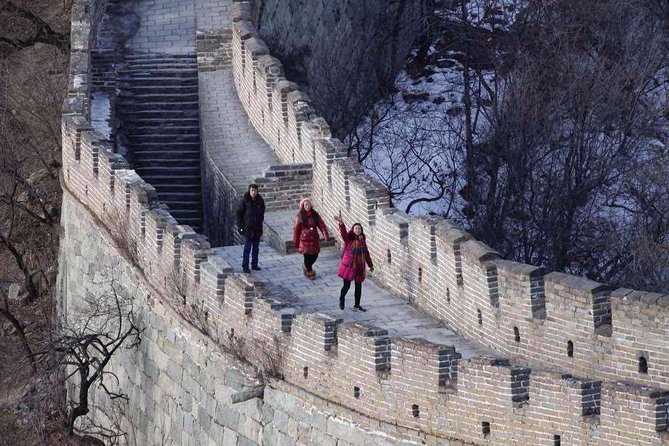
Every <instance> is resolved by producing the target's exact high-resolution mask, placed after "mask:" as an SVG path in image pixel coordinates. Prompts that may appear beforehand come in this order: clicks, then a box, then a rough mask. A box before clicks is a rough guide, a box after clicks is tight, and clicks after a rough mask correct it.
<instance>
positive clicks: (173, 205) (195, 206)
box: [160, 194, 202, 214]
mask: <svg viewBox="0 0 669 446" xmlns="http://www.w3.org/2000/svg"><path fill="white" fill-rule="evenodd" d="M201 200H202V198H201V197H200V196H199V194H192V196H191V200H185V201H184V200H177V199H174V198H173V197H172V195H171V194H170V195H165V196H164V197H163V198H161V199H160V201H161V202H162V203H165V204H166V205H167V206H168V207H169V208H170V209H179V210H187V211H197V212H199V214H202V203H200V201H201Z"/></svg>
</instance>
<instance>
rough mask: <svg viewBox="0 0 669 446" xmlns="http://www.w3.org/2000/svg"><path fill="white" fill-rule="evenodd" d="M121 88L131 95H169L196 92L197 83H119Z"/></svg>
mask: <svg viewBox="0 0 669 446" xmlns="http://www.w3.org/2000/svg"><path fill="white" fill-rule="evenodd" d="M119 88H120V89H121V90H122V91H123V92H124V93H125V92H128V93H129V94H131V95H141V94H154V95H155V94H158V95H161V96H169V95H171V94H175V93H178V94H196V93H197V85H169V86H166V85H136V84H132V83H130V84H129V83H127V82H126V83H124V84H121V85H119Z"/></svg>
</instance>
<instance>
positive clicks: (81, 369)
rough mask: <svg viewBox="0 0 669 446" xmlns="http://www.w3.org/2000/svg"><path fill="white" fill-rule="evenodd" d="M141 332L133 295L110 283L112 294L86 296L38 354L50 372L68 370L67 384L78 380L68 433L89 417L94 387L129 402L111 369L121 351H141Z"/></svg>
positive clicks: (114, 283) (69, 415)
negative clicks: (110, 364) (85, 416)
mask: <svg viewBox="0 0 669 446" xmlns="http://www.w3.org/2000/svg"><path fill="white" fill-rule="evenodd" d="M142 331H143V328H142V327H141V325H140V323H139V321H138V319H137V315H136V314H135V307H134V304H133V297H132V295H131V294H130V293H129V292H128V291H127V290H126V289H124V288H123V287H121V286H120V284H119V283H118V282H117V281H116V280H114V279H112V280H111V282H110V283H109V290H108V292H106V293H105V294H103V295H95V296H93V295H88V296H86V297H85V298H84V299H83V302H82V303H81V305H80V306H78V308H76V309H73V312H72V314H70V315H68V316H67V318H66V319H65V320H64V321H63V324H62V328H61V330H60V334H59V335H58V336H56V337H55V338H54V339H53V340H52V341H51V342H50V343H49V344H48V346H47V349H46V350H44V351H42V352H39V353H38V354H37V357H38V358H39V362H40V363H44V364H47V365H48V370H50V371H51V372H52V373H60V372H59V371H60V370H62V368H64V370H65V372H64V373H65V378H64V380H70V379H74V380H75V381H76V389H77V397H76V398H75V399H74V400H73V401H72V406H71V408H70V411H69V414H68V419H67V432H68V434H70V435H72V434H73V433H74V426H75V422H76V421H77V419H78V418H79V417H81V416H84V415H86V414H88V412H89V410H90V409H89V400H90V391H91V388H92V387H93V386H94V385H97V386H98V387H99V388H100V389H101V390H102V391H103V392H104V393H105V394H106V395H107V396H108V397H109V398H110V399H111V400H115V399H123V400H127V399H128V396H127V395H125V394H123V393H122V392H119V391H117V390H114V389H113V386H114V384H118V382H119V380H118V377H117V376H116V375H115V374H114V373H113V372H111V371H109V370H108V369H107V366H108V365H109V362H110V361H111V359H112V358H113V357H114V355H115V354H117V352H118V351H119V350H120V349H121V348H125V349H131V348H135V347H137V346H138V345H139V343H140V340H141V334H142Z"/></svg>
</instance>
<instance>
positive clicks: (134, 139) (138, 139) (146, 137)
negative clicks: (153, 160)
mask: <svg viewBox="0 0 669 446" xmlns="http://www.w3.org/2000/svg"><path fill="white" fill-rule="evenodd" d="M124 139H125V141H126V142H127V143H128V144H129V145H133V144H142V143H147V142H153V143H183V142H188V143H197V144H199V143H200V133H199V132H194V133H187V134H186V133H182V134H176V135H162V134H155V133H154V134H145V133H142V132H137V133H132V134H126V135H125V138H124Z"/></svg>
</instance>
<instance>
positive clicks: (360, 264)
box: [349, 236, 365, 271]
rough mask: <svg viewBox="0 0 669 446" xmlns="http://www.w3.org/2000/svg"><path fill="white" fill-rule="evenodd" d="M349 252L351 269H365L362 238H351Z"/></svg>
mask: <svg viewBox="0 0 669 446" xmlns="http://www.w3.org/2000/svg"><path fill="white" fill-rule="evenodd" d="M349 252H350V253H351V258H352V260H351V266H352V267H353V269H354V270H356V271H359V270H363V269H365V242H364V241H363V239H362V236H360V237H355V236H354V237H353V241H351V247H350V248H349Z"/></svg>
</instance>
